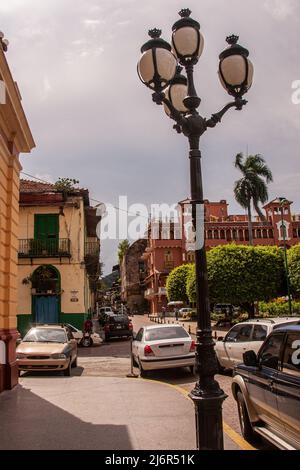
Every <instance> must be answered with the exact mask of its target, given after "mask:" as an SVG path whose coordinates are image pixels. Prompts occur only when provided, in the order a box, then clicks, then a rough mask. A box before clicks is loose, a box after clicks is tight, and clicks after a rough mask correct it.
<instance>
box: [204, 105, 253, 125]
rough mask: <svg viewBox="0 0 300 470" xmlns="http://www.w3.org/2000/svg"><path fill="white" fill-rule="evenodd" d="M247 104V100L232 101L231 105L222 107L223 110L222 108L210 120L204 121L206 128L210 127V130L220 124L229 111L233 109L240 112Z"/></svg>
mask: <svg viewBox="0 0 300 470" xmlns="http://www.w3.org/2000/svg"><path fill="white" fill-rule="evenodd" d="M247 103H248V101H247V100H243V99H241V98H237V99H236V100H235V101H232V102H231V103H228V104H226V106H224V108H222V109H221V111H219V112H218V113H216V114H213V115H212V116H211V118H210V119H208V120H207V121H206V125H207V127H211V128H212V127H215V126H216V125H217V124H218V123H219V122H221V120H222V118H223V116H224V114H226V113H227V111H228V110H229V109H231V108H234V107H235V109H236V110H238V111H240V110H241V109H242V108H243V106H245V105H246V104H247Z"/></svg>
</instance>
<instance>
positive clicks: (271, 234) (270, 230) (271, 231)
mask: <svg viewBox="0 0 300 470" xmlns="http://www.w3.org/2000/svg"><path fill="white" fill-rule="evenodd" d="M269 238H274V233H273V230H272V229H269Z"/></svg>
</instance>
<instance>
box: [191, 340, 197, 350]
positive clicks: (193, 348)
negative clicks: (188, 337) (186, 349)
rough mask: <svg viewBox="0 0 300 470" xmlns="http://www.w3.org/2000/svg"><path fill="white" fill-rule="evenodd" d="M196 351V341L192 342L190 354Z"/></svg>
mask: <svg viewBox="0 0 300 470" xmlns="http://www.w3.org/2000/svg"><path fill="white" fill-rule="evenodd" d="M195 351H196V343H195V341H192V344H191V347H190V352H195Z"/></svg>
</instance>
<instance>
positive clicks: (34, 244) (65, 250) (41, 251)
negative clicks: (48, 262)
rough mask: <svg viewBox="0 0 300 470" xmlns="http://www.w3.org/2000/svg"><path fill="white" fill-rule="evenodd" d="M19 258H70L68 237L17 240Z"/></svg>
mask: <svg viewBox="0 0 300 470" xmlns="http://www.w3.org/2000/svg"><path fill="white" fill-rule="evenodd" d="M18 256H19V258H70V257H71V242H70V240H69V239H68V238H49V239H45V240H35V239H30V238H29V239H23V240H19V253H18Z"/></svg>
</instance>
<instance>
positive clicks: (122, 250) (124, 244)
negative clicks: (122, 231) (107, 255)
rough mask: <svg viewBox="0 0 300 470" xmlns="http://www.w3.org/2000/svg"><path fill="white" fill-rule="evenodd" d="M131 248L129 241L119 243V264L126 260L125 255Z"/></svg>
mask: <svg viewBox="0 0 300 470" xmlns="http://www.w3.org/2000/svg"><path fill="white" fill-rule="evenodd" d="M129 246H130V243H129V241H128V240H123V241H121V242H120V243H119V246H118V259H119V264H121V263H122V260H123V258H124V255H125V253H126V251H127V250H128V248H129Z"/></svg>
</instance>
